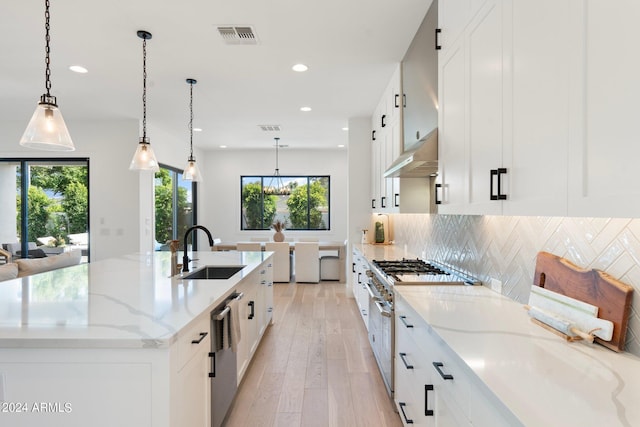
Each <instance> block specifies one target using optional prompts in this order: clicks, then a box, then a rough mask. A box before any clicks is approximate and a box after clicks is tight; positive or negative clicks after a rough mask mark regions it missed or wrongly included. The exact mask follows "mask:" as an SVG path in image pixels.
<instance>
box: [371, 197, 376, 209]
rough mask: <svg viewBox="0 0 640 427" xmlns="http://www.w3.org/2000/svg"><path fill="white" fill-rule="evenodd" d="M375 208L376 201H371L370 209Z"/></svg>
mask: <svg viewBox="0 0 640 427" xmlns="http://www.w3.org/2000/svg"><path fill="white" fill-rule="evenodd" d="M375 208H376V199H371V209H375Z"/></svg>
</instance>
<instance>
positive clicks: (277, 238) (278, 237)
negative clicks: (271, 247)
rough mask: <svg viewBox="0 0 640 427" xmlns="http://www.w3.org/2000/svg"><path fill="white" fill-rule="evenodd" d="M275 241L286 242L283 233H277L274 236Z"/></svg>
mask: <svg viewBox="0 0 640 427" xmlns="http://www.w3.org/2000/svg"><path fill="white" fill-rule="evenodd" d="M273 241H274V242H284V234H282V231H276V232H275V233H274V234H273Z"/></svg>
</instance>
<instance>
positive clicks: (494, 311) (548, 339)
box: [396, 286, 640, 427]
mask: <svg viewBox="0 0 640 427" xmlns="http://www.w3.org/2000/svg"><path fill="white" fill-rule="evenodd" d="M396 292H397V293H399V294H400V295H401V296H402V297H403V298H404V299H405V300H406V301H407V302H408V303H409V304H410V305H411V306H412V307H413V308H414V310H416V312H417V313H418V314H419V315H421V316H422V317H423V318H424V320H425V321H426V322H427V323H428V324H429V325H431V327H432V328H433V330H434V331H435V332H436V333H437V334H438V335H439V336H440V338H442V339H443V341H444V342H445V343H446V344H447V346H448V347H449V348H451V349H452V350H453V351H454V352H455V353H456V354H457V355H458V356H459V358H460V359H462V360H463V361H464V362H465V363H466V365H467V366H468V367H469V369H471V370H472V371H473V372H474V373H475V375H476V376H477V377H478V378H479V379H480V380H482V382H483V383H484V384H485V385H486V387H488V389H489V390H490V391H491V392H492V393H493V394H494V395H495V396H496V397H497V398H498V399H500V400H501V401H502V402H503V403H504V404H505V405H506V406H507V407H508V408H509V409H510V410H511V412H512V413H513V414H514V415H516V417H517V418H519V419H520V421H521V422H522V423H523V424H524V425H526V426H545V427H549V426H562V427H567V426H580V427H585V426H598V427H603V426H607V427H611V426H640V358H638V357H635V356H633V355H631V354H629V353H615V352H613V351H611V350H608V349H606V348H604V347H602V346H600V345H597V344H591V345H590V344H585V343H581V342H573V343H567V342H565V341H564V340H563V339H561V338H560V337H558V336H556V335H554V334H552V333H551V332H548V331H546V330H544V329H543V328H541V327H540V326H538V325H535V324H533V323H532V322H530V320H529V316H528V315H527V313H526V311H525V310H524V309H523V306H522V304H520V303H517V302H515V301H513V300H510V299H508V298H506V297H504V296H502V295H499V294H498V293H496V292H493V291H491V290H490V289H488V288H486V287H483V286H397V287H396ZM470 398H471V399H472V398H473V396H471V397H470Z"/></svg>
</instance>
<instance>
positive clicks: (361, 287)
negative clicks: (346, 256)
mask: <svg viewBox="0 0 640 427" xmlns="http://www.w3.org/2000/svg"><path fill="white" fill-rule="evenodd" d="M367 270H369V264H368V263H367V260H366V259H365V258H364V256H362V254H361V253H360V252H359V251H358V250H357V249H354V250H353V265H352V269H351V271H352V273H353V277H352V282H351V290H352V292H353V297H354V298H355V299H356V304H357V305H358V309H359V310H360V316H361V317H362V321H363V322H364V325H365V327H366V328H367V330H368V329H369V292H368V291H367V281H368V278H367V273H366V272H367Z"/></svg>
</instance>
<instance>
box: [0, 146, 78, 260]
mask: <svg viewBox="0 0 640 427" xmlns="http://www.w3.org/2000/svg"><path fill="white" fill-rule="evenodd" d="M0 202H1V203H2V206H3V209H2V211H0V212H1V213H0V243H2V245H3V246H4V248H5V249H7V250H9V251H10V252H12V254H13V255H14V257H17V258H19V257H31V258H33V257H43V256H50V255H55V254H59V253H61V252H64V251H67V250H70V249H80V250H81V251H82V256H83V257H82V261H83V262H87V261H88V259H89V159H84V158H83V159H64V158H55V159H35V158H32V159H0Z"/></svg>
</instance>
